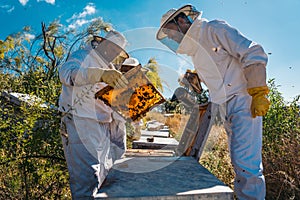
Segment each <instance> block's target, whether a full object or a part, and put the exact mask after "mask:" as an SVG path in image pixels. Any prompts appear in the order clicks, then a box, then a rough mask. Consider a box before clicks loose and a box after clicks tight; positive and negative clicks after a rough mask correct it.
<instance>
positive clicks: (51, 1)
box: [45, 0, 55, 5]
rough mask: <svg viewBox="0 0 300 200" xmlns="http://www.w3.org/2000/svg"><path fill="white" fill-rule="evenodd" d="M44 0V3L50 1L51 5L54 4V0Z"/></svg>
mask: <svg viewBox="0 0 300 200" xmlns="http://www.w3.org/2000/svg"><path fill="white" fill-rule="evenodd" d="M45 1H46V3H50V4H52V5H54V4H55V0H45Z"/></svg>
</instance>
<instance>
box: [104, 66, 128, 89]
mask: <svg viewBox="0 0 300 200" xmlns="http://www.w3.org/2000/svg"><path fill="white" fill-rule="evenodd" d="M100 81H102V82H105V83H107V84H108V85H110V86H112V87H114V88H124V87H126V86H127V84H128V81H127V79H126V78H125V77H124V76H123V75H122V73H121V72H119V71H118V70H115V69H105V70H103V74H102V76H101V79H100Z"/></svg>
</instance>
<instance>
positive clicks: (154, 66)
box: [144, 58, 163, 92]
mask: <svg viewBox="0 0 300 200" xmlns="http://www.w3.org/2000/svg"><path fill="white" fill-rule="evenodd" d="M144 67H145V68H146V69H148V72H147V73H146V75H147V77H148V78H149V80H150V81H151V82H152V84H153V85H154V86H155V87H156V88H157V89H158V90H160V91H161V92H163V86H162V81H161V78H160V77H159V73H158V70H159V65H158V63H157V61H156V60H155V58H150V59H149V61H148V63H147V64H146V65H145V66H144Z"/></svg>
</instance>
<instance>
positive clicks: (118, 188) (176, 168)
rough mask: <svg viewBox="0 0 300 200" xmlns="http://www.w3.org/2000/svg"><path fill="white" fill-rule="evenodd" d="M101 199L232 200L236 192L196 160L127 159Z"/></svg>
mask: <svg viewBox="0 0 300 200" xmlns="http://www.w3.org/2000/svg"><path fill="white" fill-rule="evenodd" d="M97 199H116V200H130V199H134V200H154V199H155V200H158V199H162V200H169V199H180V200H183V199H206V200H229V199H230V200H231V199H233V192H232V190H231V189H230V188H229V187H227V186H225V185H224V184H223V183H222V182H221V181H220V180H218V179H217V178H216V177H215V176H214V175H212V174H211V173H210V172H209V171H208V170H207V169H205V168H204V167H203V166H201V165H200V164H199V163H198V162H197V161H196V160H195V159H193V158H192V157H172V156H171V157H170V156H169V157H168V156H167V157H159V156H155V157H127V158H124V159H121V160H119V161H118V162H117V163H116V164H115V166H114V167H113V169H112V170H111V171H110V172H109V174H108V177H107V182H106V184H104V185H103V186H102V189H101V191H100V192H99V193H98V198H97Z"/></svg>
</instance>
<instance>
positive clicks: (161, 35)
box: [156, 5, 201, 53]
mask: <svg viewBox="0 0 300 200" xmlns="http://www.w3.org/2000/svg"><path fill="white" fill-rule="evenodd" d="M180 13H184V14H185V15H186V16H187V18H188V19H189V20H190V22H191V23H193V21H194V20H195V19H196V18H197V17H198V16H199V15H201V12H199V11H198V10H197V9H196V8H195V7H194V6H192V5H185V6H182V7H181V8H179V9H174V8H172V9H170V10H169V11H167V12H166V13H165V14H164V15H163V16H162V18H161V21H160V28H159V30H158V31H157V34H156V39H157V40H159V41H160V42H161V43H163V44H164V45H166V46H167V47H168V48H170V49H171V50H172V51H174V52H175V53H176V51H177V49H178V46H179V43H178V42H176V41H175V40H172V39H171V38H168V35H167V34H166V32H167V29H166V28H165V26H166V25H167V24H168V23H169V22H171V21H172V20H174V22H175V24H177V22H176V21H175V19H174V18H175V17H176V16H177V15H178V14H180ZM177 26H178V24H177Z"/></svg>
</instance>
